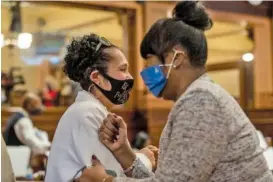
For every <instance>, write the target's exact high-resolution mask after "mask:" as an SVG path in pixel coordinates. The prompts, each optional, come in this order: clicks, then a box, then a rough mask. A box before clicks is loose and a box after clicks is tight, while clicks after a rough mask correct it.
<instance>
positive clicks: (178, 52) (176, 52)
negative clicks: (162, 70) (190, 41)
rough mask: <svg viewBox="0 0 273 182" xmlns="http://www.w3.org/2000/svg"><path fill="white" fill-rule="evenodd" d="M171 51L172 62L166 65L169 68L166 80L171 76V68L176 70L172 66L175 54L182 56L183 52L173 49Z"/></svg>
mask: <svg viewBox="0 0 273 182" xmlns="http://www.w3.org/2000/svg"><path fill="white" fill-rule="evenodd" d="M173 51H174V55H173V60H172V62H171V64H168V66H170V68H169V71H168V74H167V77H166V78H167V79H168V78H169V76H170V74H171V70H172V66H173V67H174V68H176V65H173V63H174V61H175V58H176V56H177V54H184V52H182V51H179V50H175V49H173Z"/></svg>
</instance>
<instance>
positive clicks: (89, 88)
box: [87, 84, 95, 93]
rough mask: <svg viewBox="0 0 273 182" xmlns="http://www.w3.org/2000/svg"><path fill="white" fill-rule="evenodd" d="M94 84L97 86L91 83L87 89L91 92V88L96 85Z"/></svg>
mask: <svg viewBox="0 0 273 182" xmlns="http://www.w3.org/2000/svg"><path fill="white" fill-rule="evenodd" d="M94 86H95V85H94V84H91V85H90V86H89V87H88V89H87V91H88V92H90V93H91V89H92V87H94Z"/></svg>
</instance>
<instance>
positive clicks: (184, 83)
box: [174, 68, 206, 101]
mask: <svg viewBox="0 0 273 182" xmlns="http://www.w3.org/2000/svg"><path fill="white" fill-rule="evenodd" d="M185 72H186V71H185ZM205 72H206V71H205V69H204V68H202V69H198V70H194V71H188V74H187V73H185V74H184V75H185V76H183V77H182V78H181V79H180V84H179V85H180V86H179V88H178V89H177V94H176V96H175V98H174V101H177V100H178V99H179V98H180V96H181V95H182V94H183V93H184V92H185V91H186V90H187V88H188V87H189V86H190V84H191V83H192V82H194V81H195V80H196V79H198V78H199V77H200V76H202V75H203V74H204V73H205Z"/></svg>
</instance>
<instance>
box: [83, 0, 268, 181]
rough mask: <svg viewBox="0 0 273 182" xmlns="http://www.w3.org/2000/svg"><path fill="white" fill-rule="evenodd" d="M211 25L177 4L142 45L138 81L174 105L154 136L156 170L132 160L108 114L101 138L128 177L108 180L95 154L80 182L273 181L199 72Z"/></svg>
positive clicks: (198, 10) (242, 120)
mask: <svg viewBox="0 0 273 182" xmlns="http://www.w3.org/2000/svg"><path fill="white" fill-rule="evenodd" d="M211 26H212V20H211V19H210V18H209V16H208V14H207V12H206V11H205V9H204V6H202V5H201V4H200V3H198V2H195V1H182V2H179V3H178V4H177V5H176V7H175V9H174V10H173V17H172V18H165V19H161V20H158V21H157V22H156V23H154V25H153V26H152V27H151V28H150V30H149V31H148V33H147V34H146V35H145V37H144V39H143V41H142V44H141V54H142V57H143V58H145V59H146V60H147V62H148V67H147V68H145V69H144V70H143V71H142V72H141V76H142V78H143V80H144V83H145V84H146V85H147V87H148V89H149V90H150V92H151V93H152V94H154V95H155V96H156V97H163V98H164V99H166V100H173V101H175V105H174V107H173V108H172V110H171V112H170V114H169V117H168V121H167V122H166V126H165V128H164V130H163V132H162V134H161V139H160V144H159V146H160V148H159V158H158V164H157V169H156V171H155V173H149V172H148V171H147V170H145V167H144V166H143V164H142V162H140V160H139V158H138V157H136V156H135V155H134V153H133V150H132V148H131V147H130V145H128V142H127V141H128V140H127V139H126V125H125V123H124V121H123V120H122V118H118V119H116V118H115V117H113V116H111V115H109V116H108V121H106V122H104V123H106V124H108V123H111V122H112V123H115V124H116V125H117V126H118V127H119V134H118V135H117V134H116V133H114V132H113V131H111V132H109V131H108V130H107V129H106V128H105V127H104V125H103V126H102V127H101V130H100V133H99V136H100V139H101V141H102V142H103V143H104V144H105V145H106V146H107V147H108V148H109V149H110V150H111V151H112V152H113V154H114V155H115V157H116V158H117V160H118V161H119V162H120V164H121V165H122V167H123V168H124V169H125V171H126V174H127V176H129V177H132V178H114V177H113V176H109V175H107V174H106V173H105V172H104V168H103V165H102V164H101V163H100V162H99V160H100V158H99V157H98V156H96V157H93V163H94V164H95V165H93V166H92V167H90V168H88V169H86V170H85V171H84V173H83V175H82V176H81V178H80V179H79V180H78V181H79V182H112V181H115V182H138V181H139V182H205V181H206V182H213V181H217V182H224V181H230V182H231V181H232V182H250V181H253V182H254V181H256V182H265V181H273V177H272V173H271V172H270V171H269V169H268V166H267V164H266V161H265V159H264V156H263V153H262V150H261V149H260V147H259V141H258V137H257V134H256V130H255V128H254V126H253V125H252V124H251V122H250V121H249V119H248V118H247V117H246V115H245V114H244V112H243V111H242V109H241V108H240V106H239V105H238V103H237V102H236V101H235V100H234V99H233V97H232V96H231V95H229V94H228V93H227V92H226V91H225V90H224V89H223V88H221V87H220V86H219V85H217V84H215V83H213V82H212V81H211V79H210V78H209V77H208V75H207V74H206V73H205V64H206V60H207V52H208V51H207V41H206V36H205V34H204V31H205V30H208V29H210V28H211ZM111 118H112V119H111ZM109 119H111V122H109ZM113 137H114V138H118V139H117V140H112V138H113ZM133 178H145V179H133Z"/></svg>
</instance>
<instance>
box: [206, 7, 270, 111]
mask: <svg viewBox="0 0 273 182" xmlns="http://www.w3.org/2000/svg"><path fill="white" fill-rule="evenodd" d="M209 13H210V15H211V17H212V18H213V20H216V21H228V22H237V23H241V22H248V23H249V24H250V25H251V26H252V27H253V30H254V41H255V49H254V56H255V60H254V61H253V80H254V107H255V108H257V109H262V108H273V95H272V94H273V58H272V50H273V43H272V29H271V23H272V21H271V20H270V19H269V18H265V17H259V16H251V15H247V14H239V13H231V12H220V11H215V10H209Z"/></svg>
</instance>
